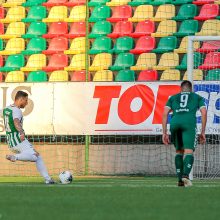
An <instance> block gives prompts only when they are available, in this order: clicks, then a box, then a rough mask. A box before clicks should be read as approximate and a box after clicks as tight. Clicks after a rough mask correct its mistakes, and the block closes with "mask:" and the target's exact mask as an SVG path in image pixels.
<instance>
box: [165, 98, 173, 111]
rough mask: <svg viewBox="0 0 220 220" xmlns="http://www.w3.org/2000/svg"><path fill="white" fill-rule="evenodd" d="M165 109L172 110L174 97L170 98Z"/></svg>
mask: <svg viewBox="0 0 220 220" xmlns="http://www.w3.org/2000/svg"><path fill="white" fill-rule="evenodd" d="M165 107H167V108H170V109H171V108H172V97H170V98H169V99H168V101H167V103H166V105H165Z"/></svg>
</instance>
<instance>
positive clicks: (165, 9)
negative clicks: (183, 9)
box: [150, 4, 175, 21]
mask: <svg viewBox="0 0 220 220" xmlns="http://www.w3.org/2000/svg"><path fill="white" fill-rule="evenodd" d="M174 16H175V6H174V5H171V4H169V5H168V4H167V5H160V6H159V7H158V9H157V12H156V15H155V17H153V18H151V19H150V20H152V21H163V20H169V19H172V17H174Z"/></svg>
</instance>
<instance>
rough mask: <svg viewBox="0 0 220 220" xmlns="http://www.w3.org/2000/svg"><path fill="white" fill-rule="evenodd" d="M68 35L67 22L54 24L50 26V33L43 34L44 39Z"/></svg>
mask: <svg viewBox="0 0 220 220" xmlns="http://www.w3.org/2000/svg"><path fill="white" fill-rule="evenodd" d="M67 33H68V24H67V22H54V23H52V24H51V25H50V27H49V30H48V33H47V34H43V36H42V37H43V38H54V37H59V36H64V35H65V34H67Z"/></svg>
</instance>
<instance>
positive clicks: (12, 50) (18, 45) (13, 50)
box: [0, 38, 25, 55]
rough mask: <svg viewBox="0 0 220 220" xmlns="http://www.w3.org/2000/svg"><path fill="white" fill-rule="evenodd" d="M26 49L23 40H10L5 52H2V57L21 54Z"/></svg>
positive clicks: (0, 52)
mask: <svg viewBox="0 0 220 220" xmlns="http://www.w3.org/2000/svg"><path fill="white" fill-rule="evenodd" d="M24 49H25V42H24V39H23V38H11V39H9V40H8V42H7V44H6V47H5V49H4V50H2V51H0V54H1V55H12V54H18V53H21V51H22V50H24Z"/></svg>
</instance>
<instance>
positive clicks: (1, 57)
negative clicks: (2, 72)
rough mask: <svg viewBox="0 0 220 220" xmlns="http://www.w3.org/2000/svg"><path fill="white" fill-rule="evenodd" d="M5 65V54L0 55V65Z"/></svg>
mask: <svg viewBox="0 0 220 220" xmlns="http://www.w3.org/2000/svg"><path fill="white" fill-rule="evenodd" d="M3 65H4V59H3V56H2V55H0V67H2V66H3Z"/></svg>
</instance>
